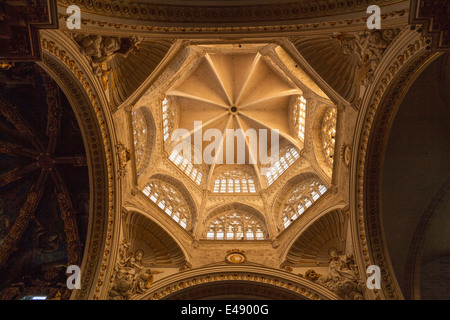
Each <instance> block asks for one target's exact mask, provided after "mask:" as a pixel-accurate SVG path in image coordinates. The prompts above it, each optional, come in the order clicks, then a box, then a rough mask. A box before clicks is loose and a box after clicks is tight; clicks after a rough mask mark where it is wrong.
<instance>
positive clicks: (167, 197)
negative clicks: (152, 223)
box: [142, 179, 190, 229]
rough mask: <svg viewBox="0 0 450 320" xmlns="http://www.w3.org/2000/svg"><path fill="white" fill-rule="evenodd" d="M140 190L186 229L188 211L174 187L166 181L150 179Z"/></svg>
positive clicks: (184, 201)
mask: <svg viewBox="0 0 450 320" xmlns="http://www.w3.org/2000/svg"><path fill="white" fill-rule="evenodd" d="M142 192H143V193H144V194H145V195H146V196H147V197H148V198H149V199H150V200H152V201H153V202H154V203H156V205H157V206H158V207H159V208H160V209H161V210H162V211H164V212H165V213H166V214H167V215H169V216H170V217H172V219H174V220H175V221H176V222H177V223H179V224H180V225H181V226H182V227H183V228H185V229H186V227H187V225H188V218H189V217H190V211H189V207H188V205H187V203H186V200H185V199H184V197H183V196H182V195H181V193H180V192H179V191H178V190H177V189H176V188H174V187H173V186H172V185H170V184H169V183H167V182H164V181H160V180H156V179H152V180H150V182H149V183H148V184H147V185H146V186H145V187H144V189H143V190H142Z"/></svg>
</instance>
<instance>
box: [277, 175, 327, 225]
mask: <svg viewBox="0 0 450 320" xmlns="http://www.w3.org/2000/svg"><path fill="white" fill-rule="evenodd" d="M325 191H327V188H326V187H325V185H323V184H322V183H320V182H319V181H317V180H316V179H310V180H307V181H304V182H303V183H301V184H300V185H298V186H297V187H296V188H295V189H294V190H293V191H292V192H291V193H290V195H289V197H288V198H287V201H286V202H285V204H284V208H283V212H282V216H281V219H282V223H283V226H284V227H285V228H287V227H288V226H289V225H290V224H291V223H292V222H293V221H294V220H295V219H297V218H298V217H299V216H300V215H301V214H302V213H303V212H304V211H305V210H306V209H308V208H309V207H310V206H311V205H312V204H313V203H314V202H315V201H316V200H317V199H319V198H320V196H321V195H323V194H324V193H325Z"/></svg>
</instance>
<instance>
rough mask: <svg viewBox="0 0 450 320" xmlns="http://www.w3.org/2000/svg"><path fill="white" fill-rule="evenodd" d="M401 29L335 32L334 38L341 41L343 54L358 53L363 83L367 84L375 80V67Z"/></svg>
mask: <svg viewBox="0 0 450 320" xmlns="http://www.w3.org/2000/svg"><path fill="white" fill-rule="evenodd" d="M399 32H400V29H386V30H375V31H369V30H365V31H360V32H353V33H342V32H339V33H335V34H334V35H333V36H332V38H333V39H336V40H338V41H339V42H340V43H341V46H342V47H341V52H342V54H344V55H346V56H348V55H351V54H354V55H356V57H357V59H358V68H359V69H360V71H361V75H364V76H363V78H362V79H361V84H362V85H363V86H367V85H369V84H371V83H372V82H373V79H374V73H375V69H376V67H377V66H378V63H379V62H380V59H381V56H382V54H383V52H384V51H385V50H386V48H387V47H388V46H389V44H390V43H391V42H392V40H394V38H395V37H396V36H397V34H398V33H399Z"/></svg>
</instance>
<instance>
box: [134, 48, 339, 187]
mask: <svg viewBox="0 0 450 320" xmlns="http://www.w3.org/2000/svg"><path fill="white" fill-rule="evenodd" d="M178 57H181V58H180V59H179V60H177V59H174V61H175V62H173V63H172V64H171V65H170V67H169V68H168V69H167V70H166V72H168V74H170V76H162V78H164V79H166V80H165V81H164V82H161V84H159V87H158V86H156V87H155V86H153V87H152V88H151V90H148V92H147V93H146V94H144V98H143V100H144V101H145V98H146V97H147V98H148V97H152V96H153V97H154V93H155V92H156V91H159V92H161V93H162V94H163V95H162V97H161V100H160V106H161V110H162V116H161V121H162V137H163V139H162V140H163V141H162V142H163V147H162V148H163V150H164V151H165V152H166V153H167V155H168V159H169V161H171V162H172V163H174V164H175V165H176V166H177V167H178V168H179V169H181V171H183V172H184V174H185V175H186V176H187V177H189V178H190V180H191V181H193V182H194V183H195V184H196V185H197V186H198V187H200V188H201V189H203V190H208V191H210V192H212V193H219V194H220V193H248V194H251V193H258V191H259V190H263V189H266V188H268V187H270V185H271V184H272V183H274V182H275V181H276V180H277V179H278V178H279V177H280V176H281V175H282V174H283V173H284V172H285V171H287V170H288V168H289V167H290V166H291V165H293V164H294V162H296V161H297V160H298V159H300V158H301V154H302V151H303V150H304V149H305V147H306V145H307V136H308V135H309V137H310V139H312V138H311V137H312V133H311V132H309V133H308V135H307V134H306V133H305V130H306V127H307V116H306V114H307V109H308V108H307V105H308V104H310V107H312V106H313V105H314V103H313V101H314V100H316V101H320V103H321V104H323V103H324V101H325V102H327V101H328V104H329V105H332V103H331V101H329V99H328V97H327V96H326V95H325V94H324V93H323V91H322V90H321V89H320V88H319V87H318V86H317V85H316V84H315V82H314V81H313V80H312V79H311V78H310V77H309V76H308V75H307V74H306V73H305V72H304V71H303V70H302V69H301V68H297V67H298V66H297V65H296V63H295V62H294V60H293V59H292V58H290V57H289V55H288V54H287V53H286V51H284V49H282V48H281V47H280V46H278V45H275V44H242V45H241V44H203V45H202V44H200V45H190V46H188V47H187V49H185V51H181V53H180V54H179V55H178ZM294 66H295V67H294ZM161 88H162V89H161ZM147 102H148V101H147ZM311 103H312V104H311ZM142 104H144V103H143V102H142ZM138 105H139V103H138ZM310 112H311V111H310ZM311 117H314V114H311ZM313 120H314V119H313V118H311V119H310V120H309V121H310V122H311V123H312V122H313ZM316 120H317V119H316ZM181 142H183V143H181ZM310 146H311V147H310V148H312V144H310ZM311 150H312V152H314V150H313V149H311ZM308 161H309V160H308V159H306V162H308ZM307 166H308V164H307ZM309 167H310V168H311V170H313V169H312V168H314V164H309ZM316 167H317V166H316Z"/></svg>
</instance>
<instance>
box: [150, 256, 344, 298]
mask: <svg viewBox="0 0 450 320" xmlns="http://www.w3.org/2000/svg"><path fill="white" fill-rule="evenodd" d="M229 281H232V282H235V281H236V282H237V281H239V282H247V283H261V284H266V285H269V286H274V287H275V288H280V289H286V290H288V291H291V292H293V293H295V294H297V295H299V296H301V297H303V298H306V299H308V300H340V299H341V298H340V297H339V296H338V295H336V294H335V293H333V292H331V291H330V290H328V289H327V288H325V287H324V286H322V285H319V284H316V283H314V282H312V281H309V280H306V279H303V278H301V277H299V276H297V275H295V274H293V273H289V272H286V271H283V270H278V269H271V268H267V267H262V266H257V265H252V264H226V265H221V266H212V267H203V268H196V269H191V270H186V271H184V272H181V273H177V274H174V275H170V276H168V277H166V278H164V279H161V280H159V281H158V282H155V283H154V285H153V290H152V291H151V292H149V293H147V294H146V295H145V296H144V297H142V299H148V300H159V299H165V298H170V295H172V294H175V293H176V292H179V291H181V290H184V289H188V288H195V287H196V286H198V285H202V284H208V283H214V284H216V285H220V284H221V283H224V282H229Z"/></svg>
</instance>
